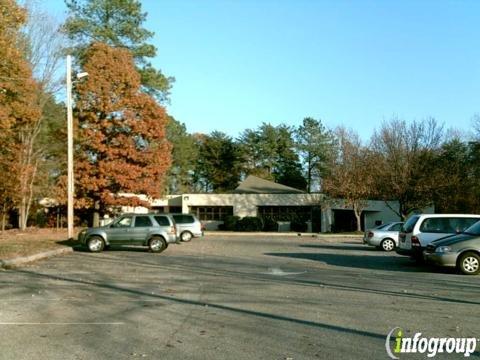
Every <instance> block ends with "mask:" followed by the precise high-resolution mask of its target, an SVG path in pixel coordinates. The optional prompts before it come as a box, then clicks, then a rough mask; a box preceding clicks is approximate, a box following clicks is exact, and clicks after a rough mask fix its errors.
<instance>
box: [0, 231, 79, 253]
mask: <svg viewBox="0 0 480 360" xmlns="http://www.w3.org/2000/svg"><path fill="white" fill-rule="evenodd" d="M66 239H67V231H66V230H63V229H62V230H55V229H36V228H29V229H27V230H26V231H19V230H7V231H4V232H0V259H2V260H6V259H13V258H16V257H20V256H29V255H34V254H37V253H39V252H43V251H49V250H54V249H59V248H63V247H66V246H71V245H72V243H71V242H68V241H66Z"/></svg>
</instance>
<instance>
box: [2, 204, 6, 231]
mask: <svg viewBox="0 0 480 360" xmlns="http://www.w3.org/2000/svg"><path fill="white" fill-rule="evenodd" d="M6 221H7V206H6V205H5V204H3V209H2V232H3V231H5V223H6Z"/></svg>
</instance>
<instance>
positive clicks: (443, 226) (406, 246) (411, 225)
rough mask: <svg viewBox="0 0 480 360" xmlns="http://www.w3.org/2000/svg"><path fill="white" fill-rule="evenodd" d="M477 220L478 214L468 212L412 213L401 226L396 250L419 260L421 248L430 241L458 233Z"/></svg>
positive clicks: (479, 216) (423, 248) (421, 258)
mask: <svg viewBox="0 0 480 360" xmlns="http://www.w3.org/2000/svg"><path fill="white" fill-rule="evenodd" d="M479 220H480V215H470V214H421V215H413V216H411V217H410V218H409V219H408V220H407V221H406V222H405V224H404V225H403V227H402V230H401V232H400V235H399V239H400V241H399V244H398V247H397V248H396V251H397V253H398V254H400V255H406V256H411V257H413V258H414V259H416V260H419V261H421V260H423V250H425V249H426V247H427V246H428V245H429V244H430V243H431V242H432V241H434V240H437V239H441V238H444V237H446V236H449V235H454V234H459V233H461V232H463V231H465V230H466V229H467V228H469V227H470V226H472V225H473V224H474V223H476V222H477V221H479Z"/></svg>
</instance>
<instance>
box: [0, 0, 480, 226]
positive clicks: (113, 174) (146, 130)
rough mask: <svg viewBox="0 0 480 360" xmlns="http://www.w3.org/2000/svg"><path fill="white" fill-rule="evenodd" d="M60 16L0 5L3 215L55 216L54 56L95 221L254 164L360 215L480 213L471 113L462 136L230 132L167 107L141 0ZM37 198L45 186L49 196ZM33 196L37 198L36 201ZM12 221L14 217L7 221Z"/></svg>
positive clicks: (87, 0) (477, 125)
mask: <svg viewBox="0 0 480 360" xmlns="http://www.w3.org/2000/svg"><path fill="white" fill-rule="evenodd" d="M66 4H67V8H68V11H69V13H68V14H69V15H68V18H67V20H66V21H65V22H64V23H59V22H58V21H56V20H55V19H53V18H52V17H50V16H49V15H48V14H47V13H45V12H44V11H42V10H41V9H40V8H39V7H38V4H36V3H35V2H30V1H27V2H26V3H25V6H24V7H22V6H20V5H19V4H18V3H17V2H15V1H14V0H4V1H2V3H1V5H0V10H1V12H0V59H2V64H1V65H0V168H1V170H2V173H3V174H8V176H4V178H3V180H2V181H1V182H0V215H1V224H2V229H3V228H4V227H5V224H6V223H8V222H10V223H12V224H14V225H16V226H18V227H19V228H21V229H25V228H26V226H27V225H28V223H29V222H30V223H32V222H36V223H37V224H39V223H41V222H42V221H43V222H45V221H51V216H50V215H49V216H45V214H44V207H45V206H50V207H51V208H55V209H57V210H58V211H60V212H63V211H64V207H65V204H66V130H65V128H66V122H65V118H66V115H65V110H64V109H65V106H64V103H63V101H62V100H61V99H62V95H61V90H62V89H63V88H64V83H63V71H62V70H61V68H60V66H61V65H62V59H63V58H64V56H65V54H67V53H70V54H73V55H74V58H75V60H76V61H75V64H74V67H75V71H76V72H77V73H78V72H87V73H88V76H87V77H85V78H83V79H80V80H77V81H75V83H74V93H73V96H74V104H75V107H74V119H75V198H76V202H75V206H76V209H77V210H76V213H77V215H78V217H79V219H78V220H82V219H85V218H88V219H91V218H92V217H93V219H94V222H95V223H96V222H98V216H99V214H101V213H108V212H111V211H112V209H114V208H115V207H116V206H118V205H147V202H146V201H145V199H144V198H141V197H137V196H128V197H126V196H120V195H121V194H125V193H128V194H144V195H147V197H149V198H156V197H161V196H163V195H165V194H178V193H189V192H217V193H220V192H229V191H231V190H233V189H234V188H235V187H236V186H237V185H238V183H239V181H240V180H242V179H244V178H245V177H246V176H248V175H256V176H259V177H261V178H264V179H268V180H272V181H274V182H277V183H281V184H284V185H287V186H291V187H294V188H297V189H301V190H304V191H305V192H309V193H314V192H322V193H324V194H325V195H327V196H328V197H330V198H332V199H342V200H341V201H343V203H344V205H345V207H349V208H352V209H353V210H354V213H355V215H356V217H357V220H358V221H357V223H358V226H360V220H359V219H360V216H361V212H362V211H363V210H364V209H365V207H366V206H367V200H369V199H377V200H384V201H385V202H386V203H387V204H389V201H391V200H397V201H398V202H399V206H400V207H399V209H396V208H394V209H393V210H394V211H396V212H397V213H398V215H399V216H400V217H401V218H405V217H406V216H407V215H408V214H409V213H411V212H412V211H415V210H418V209H421V208H423V207H425V206H430V205H434V206H435V208H436V210H437V211H439V212H469V213H480V184H479V182H478V179H479V175H480V165H479V161H478V160H479V157H480V120H478V118H477V119H475V120H474V122H473V125H474V131H473V132H472V135H471V136H469V137H467V136H465V135H462V134H461V133H459V132H452V131H447V130H445V129H444V127H443V126H442V124H440V123H438V122H437V121H436V120H435V119H432V118H427V119H423V120H416V121H411V122H407V121H405V120H403V119H399V118H395V117H394V118H392V119H390V120H389V121H384V122H383V123H382V124H381V125H380V126H379V127H378V128H377V129H376V130H375V131H374V133H373V134H372V136H371V138H370V139H368V140H367V141H364V140H362V139H361V138H360V137H359V135H358V134H357V133H356V132H355V131H354V130H352V129H347V128H344V127H338V128H336V129H328V128H327V127H326V126H325V125H324V124H323V123H322V121H321V120H320V119H314V118H311V117H306V118H305V119H303V121H302V123H301V124H300V125H299V126H291V125H288V124H280V125H272V124H270V123H267V122H265V123H263V124H261V125H259V126H258V127H257V128H254V129H246V130H244V131H243V132H242V133H241V134H240V135H239V136H238V137H236V138H233V137H231V136H229V135H227V134H225V133H223V132H220V131H214V132H212V133H210V134H200V133H189V132H188V130H187V128H186V126H185V124H184V123H182V122H181V121H178V120H176V119H174V118H173V117H172V116H170V115H168V114H167V112H166V110H165V104H167V103H168V101H169V96H170V89H171V86H172V84H173V83H174V78H173V77H169V76H166V75H164V74H163V73H162V72H161V71H160V70H158V69H156V68H154V67H153V66H152V65H151V62H150V60H149V59H151V58H153V57H154V56H155V55H156V48H155V47H154V46H153V45H152V44H150V43H149V42H148V41H149V39H151V37H152V36H153V33H152V32H150V31H149V30H147V29H145V28H144V27H143V24H144V22H145V20H146V16H147V14H146V13H144V12H143V11H142V9H141V4H140V2H139V1H138V0H124V1H115V0H83V1H76V0H66ZM45 199H50V200H51V202H50V203H49V204H48V201H47V202H46V203H47V205H46V203H45ZM40 200H44V203H43V204H42V205H40ZM15 222H16V224H15Z"/></svg>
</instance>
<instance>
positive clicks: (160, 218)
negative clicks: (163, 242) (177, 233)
mask: <svg viewBox="0 0 480 360" xmlns="http://www.w3.org/2000/svg"><path fill="white" fill-rule="evenodd" d="M154 218H155V221H156V222H157V223H158V225H160V226H170V221H169V220H168V218H167V217H166V216H154Z"/></svg>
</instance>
